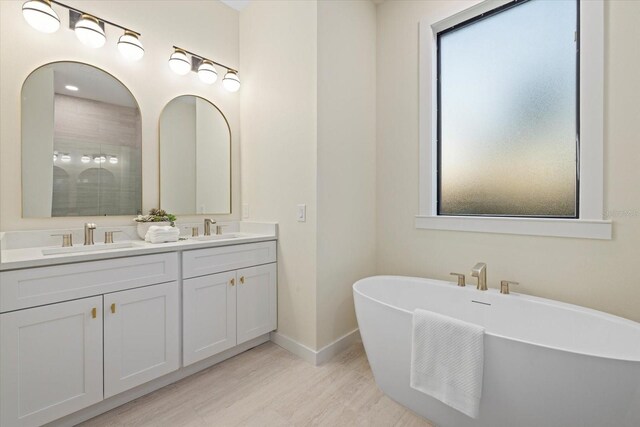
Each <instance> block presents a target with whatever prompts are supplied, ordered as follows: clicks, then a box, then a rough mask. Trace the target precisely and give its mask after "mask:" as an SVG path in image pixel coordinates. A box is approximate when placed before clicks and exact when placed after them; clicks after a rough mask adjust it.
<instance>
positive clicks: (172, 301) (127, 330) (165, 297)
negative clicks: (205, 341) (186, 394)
mask: <svg viewBox="0 0 640 427" xmlns="http://www.w3.org/2000/svg"><path fill="white" fill-rule="evenodd" d="M179 308H180V305H179V289H178V284H177V283H176V282H170V283H164V284H161V285H154V286H145V287H142V288H137V289H130V290H127V291H121V292H114V293H111V294H107V295H105V296H104V397H105V399H106V398H108V397H111V396H114V395H116V394H118V393H121V392H123V391H125V390H129V389H131V388H133V387H135V386H138V385H140V384H144V383H146V382H148V381H151V380H152V379H154V378H158V377H161V376H162V375H165V374H168V373H169V372H172V371H175V370H177V369H178V368H179V367H180V336H179V334H180V327H179V325H180V319H179Z"/></svg>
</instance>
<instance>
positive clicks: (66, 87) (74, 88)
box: [64, 85, 78, 92]
mask: <svg viewBox="0 0 640 427" xmlns="http://www.w3.org/2000/svg"><path fill="white" fill-rule="evenodd" d="M64 88H65V89H66V90H70V91H71V92H77V91H78V86H74V85H66V86H65V87H64Z"/></svg>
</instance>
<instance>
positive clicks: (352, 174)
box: [316, 0, 376, 348]
mask: <svg viewBox="0 0 640 427" xmlns="http://www.w3.org/2000/svg"><path fill="white" fill-rule="evenodd" d="M375 67H376V8H375V5H374V4H373V3H372V2H370V1H358V0H355V1H348V0H345V1H339V2H337V1H319V2H318V253H317V256H318V283H317V300H316V306H317V318H318V320H317V322H318V326H317V345H318V348H322V347H324V346H325V345H327V344H329V343H331V342H332V341H334V340H336V339H337V338H339V337H341V336H343V335H344V334H346V333H348V332H351V331H352V330H354V329H355V328H357V327H358V324H357V321H356V318H355V312H354V308H353V292H352V289H351V287H352V285H353V283H354V282H355V281H357V280H358V279H361V278H363V277H367V276H371V275H374V274H375V271H376V267H375V243H376V242H375V237H376V212H375V208H376V202H375V200H376V135H375V132H376V125H375V123H376V122H375V120H376V107H375V106H376V73H375Z"/></svg>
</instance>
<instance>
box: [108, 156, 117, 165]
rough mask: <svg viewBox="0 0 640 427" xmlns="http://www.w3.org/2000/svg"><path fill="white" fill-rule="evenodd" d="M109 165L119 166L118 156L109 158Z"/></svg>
mask: <svg viewBox="0 0 640 427" xmlns="http://www.w3.org/2000/svg"><path fill="white" fill-rule="evenodd" d="M109 163H111V164H112V165H117V164H118V158H117V157H116V156H111V157H109Z"/></svg>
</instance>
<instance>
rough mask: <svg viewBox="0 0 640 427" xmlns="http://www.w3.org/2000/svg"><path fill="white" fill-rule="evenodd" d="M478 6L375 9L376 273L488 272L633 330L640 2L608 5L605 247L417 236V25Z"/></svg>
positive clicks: (416, 4)
mask: <svg viewBox="0 0 640 427" xmlns="http://www.w3.org/2000/svg"><path fill="white" fill-rule="evenodd" d="M473 3H475V1H471V2H461V1H435V0H434V1H403V0H398V1H386V2H384V3H383V4H381V5H379V6H378V51H377V53H378V57H377V72H378V79H377V89H378V92H377V94H378V103H377V121H378V127H377V146H378V148H377V214H378V217H377V224H378V243H377V263H378V273H381V274H404V275H416V276H425V277H433V278H437V279H445V280H452V279H451V277H450V276H449V275H448V274H449V272H451V271H460V272H468V271H469V269H470V268H471V266H473V265H474V264H475V263H476V262H478V261H485V262H487V264H488V280H489V286H490V287H496V286H497V284H498V283H499V281H500V280H501V279H508V280H516V281H519V282H520V283H521V285H520V286H519V287H518V288H517V291H518V292H523V293H526V294H531V295H537V296H542V297H546V298H552V299H556V300H560V301H566V302H570V303H574V304H578V305H583V306H587V307H592V308H595V309H598V310H603V311H606V312H610V313H613V314H616V315H620V316H624V317H627V318H630V319H633V320H636V321H640V309H639V308H638V302H639V301H640V279H639V276H638V272H637V268H636V264H637V261H638V257H639V256H640V249H639V247H638V243H639V242H640V191H638V183H639V182H640V169H639V168H638V162H637V159H640V144H638V135H640V120H639V119H640V103H638V94H639V93H640V73H638V70H639V69H640V49H638V40H640V26H638V22H640V2H633V1H610V2H606V9H605V31H606V41H605V43H606V44H605V49H606V66H605V67H606V68H605V79H606V80H605V209H606V211H607V212H609V214H608V215H607V216H608V217H610V218H611V219H613V221H614V238H613V240H611V241H596V240H584V239H565V238H549V237H529V236H511V235H499V234H481V233H465V232H450V231H436V230H417V229H415V228H414V216H415V214H416V213H418V21H419V20H420V19H422V18H428V17H430V16H446V15H447V14H451V13H453V12H454V11H456V10H459V9H460V7H461V5H462V6H464V5H471V4H473Z"/></svg>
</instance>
